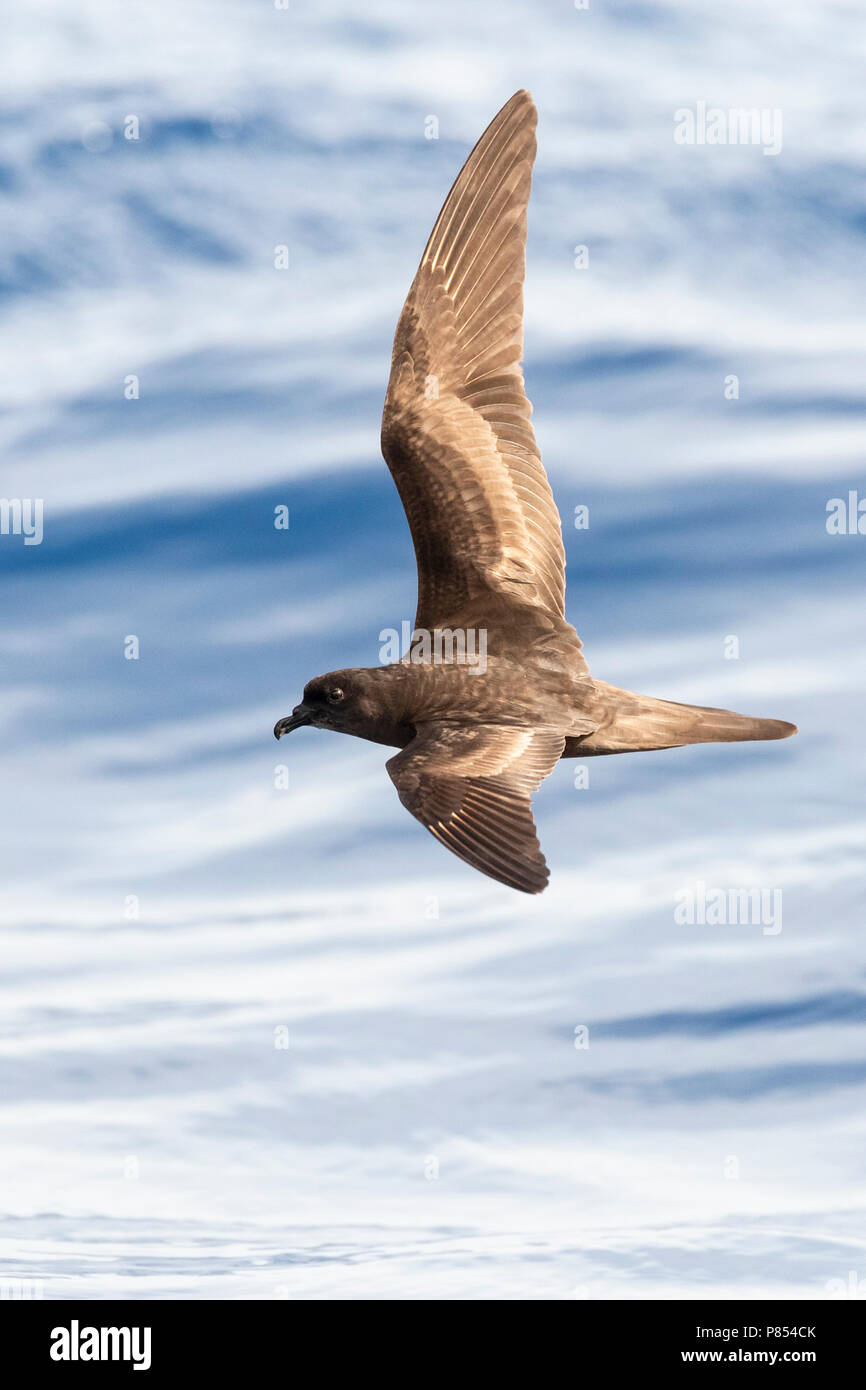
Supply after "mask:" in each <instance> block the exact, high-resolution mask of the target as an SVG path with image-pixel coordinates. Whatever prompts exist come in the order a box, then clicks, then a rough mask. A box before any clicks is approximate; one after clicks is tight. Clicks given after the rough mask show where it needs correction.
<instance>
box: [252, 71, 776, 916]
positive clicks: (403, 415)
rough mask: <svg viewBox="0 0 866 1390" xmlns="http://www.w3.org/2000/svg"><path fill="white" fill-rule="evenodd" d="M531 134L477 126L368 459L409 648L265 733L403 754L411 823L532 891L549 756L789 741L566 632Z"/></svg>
mask: <svg viewBox="0 0 866 1390" xmlns="http://www.w3.org/2000/svg"><path fill="white" fill-rule="evenodd" d="M536 120H537V116H536V110H535V106H534V105H533V102H532V98H531V97H530V96H529V93H528V92H525V91H520V92H516V93H515V95H514V96H513V97H512V98H511V100H510V101H508V102H507V103H506V105H505V106H503V108H502V110H501V111H500V112H499V114H498V115H497V116H496V117H495V119H494V120H493V121H492V122H491V124H490V125H489V126H488V127H487V129H486V130H485V132H484V134H483V135H482V136H481V139H480V140H479V141H478V144H477V145H476V146H475V148H474V150H473V151H472V153H471V154H470V156H469V158H468V159H467V161H466V163H465V164H464V166H463V168H462V169H461V171H460V174H459V175H458V177H457V180H456V182H455V184H454V186H453V188H452V189H451V192H450V193H449V194H448V197H447V198H446V200H445V204H444V206H443V208H442V211H441V212H440V214H439V216H438V218H437V220H436V224H435V226H434V228H433V231H432V233H431V235H430V240H429V241H428V243H427V246H426V249H425V251H424V255H423V256H422V258H421V264H420V266H419V267H418V273H417V275H416V276H415V279H414V281H413V282H412V287H411V289H410V290H409V295H408V298H407V299H406V303H405V305H404V306H403V312H402V314H401V315H400V320H399V322H398V324H397V331H396V335H395V338H394V351H393V355H392V359H391V376H390V380H389V383H388V391H387V395H386V398H385V409H384V414H383V417H382V452H383V454H384V457H385V460H386V462H387V464H388V467H389V468H390V470H391V473H392V475H393V478H394V481H395V483H396V485H397V489H398V491H399V494H400V498H401V500H402V503H403V507H404V509H405V512H406V516H407V519H408V522H409V528H410V531H411V533H412V540H413V542H414V546H415V557H416V560H417V565H418V607H417V613H416V616H415V628H414V632H413V642H412V646H411V648H410V650H409V651H408V652H407V653H405V654H404V655H403V657H402V658H401V659H400V660H398V661H395V662H394V663H393V664H391V665H385V666H378V667H374V668H370V669H353V670H343V671H332V672H330V673H329V674H328V675H324V676H317V677H316V679H315V680H312V681H310V682H309V683H308V685H307V686H306V687H305V689H304V694H303V699H302V701H301V703H300V704H299V705H297V706H296V707H295V709H294V710H293V711H292V713H291V714H290V715H289V716H287V717H286V718H285V719H280V720H279V721H278V722H277V724H276V726H275V728H274V733H275V734H276V736H277V738H281V737H282V735H283V734H287V733H289V732H290V731H291V730H292V729H297V728H300V727H301V726H302V725H306V724H311V725H315V726H316V727H317V728H320V729H332V730H334V731H336V732H338V733H344V734H354V735H355V736H356V737H357V738H364V739H369V740H371V741H372V742H374V743H381V744H385V745H387V746H388V747H392V748H398V749H399V750H400V751H399V752H398V753H397V754H396V755H395V756H394V757H392V758H391V759H390V761H389V762H388V763H387V764H386V766H387V769H388V773H389V775H390V777H391V780H392V782H393V783H394V785H395V787H396V788H397V794H398V796H399V798H400V800H401V801H402V803H403V805H404V806H405V807H406V809H407V810H408V811H411V812H412V815H413V816H415V817H416V818H417V819H418V820H419V821H420V822H421V824H422V825H423V826H425V827H426V828H427V829H428V830H429V831H430V833H431V834H432V835H434V836H435V837H436V839H437V840H439V841H440V843H441V844H443V845H444V846H445V847H446V849H449V850H451V852H452V853H453V854H456V855H457V856H458V857H459V858H460V859H463V860H465V861H466V862H467V863H468V864H471V865H472V866H473V867H474V868H476V869H480V871H481V872H482V873H484V874H488V875H489V876H490V877H491V878H494V879H498V880H499V882H500V883H504V884H507V885H508V886H509V887H510V888H516V889H519V890H520V891H521V892H524V893H540V892H541V891H542V890H543V889H544V888H545V887H546V885H547V881H548V869H547V864H546V862H545V859H544V856H543V854H542V852H541V849H540V846H539V843H538V836H537V834H536V830H535V824H534V821H533V818H532V807H531V797H532V793H533V792H534V791H535V790H536V788H537V787H538V786H539V785H540V784H541V782H542V781H543V780H544V778H545V777H547V776H548V775H549V774H550V773H551V772H552V771H553V769H554V767H555V766H556V764H557V762H558V761H559V759H560V758H574V757H581V758H587V757H593V756H596V755H599V754H604V753H634V752H641V751H644V750H648V749H657V748H677V747H681V746H682V745H684V744H689V743H729V742H738V741H740V740H743V739H776V738H787V737H788V736H789V735H790V734H793V733H796V727H795V726H794V725H793V724H786V723H783V722H782V721H780V720H776V719H752V718H750V717H748V716H747V715H742V714H733V713H731V712H730V711H729V710H722V709H708V708H704V707H702V706H700V705H683V704H675V703H673V702H672V701H670V700H658V699H653V698H652V697H651V696H648V695H636V694H633V693H632V692H631V691H628V690H620V689H618V688H617V687H616V686H613V685H607V684H606V683H605V682H604V681H600V680H596V679H595V678H594V677H593V676H591V675H590V672H589V667H588V666H587V663H586V659H585V657H584V655H583V650H582V644H581V641H580V638H579V637H578V635H577V633H576V631H575V630H574V628H573V627H572V626H571V624H570V623H568V622H566V619H565V552H564V550H563V545H562V534H561V522H560V518H559V514H558V512H557V509H556V504H555V503H554V500H553V494H552V492H551V490H550V485H549V483H548V481H547V475H546V473H545V471H544V467H543V465H542V462H541V456H540V454H539V450H538V445H537V444H536V441H535V435H534V433H533V429H532V425H531V423H530V413H531V409H532V407H531V406H530V403H529V401H528V399H527V397H526V393H525V391H524V386H523V374H522V370H521V358H522V355H523V276H524V265H525V255H526V252H525V248H526V209H527V203H528V201H529V189H530V180H531V176H532V164H533V160H534V158H535V127H536ZM470 637H471V640H470ZM482 637H483V641H482V640H481V639H482ZM461 638H462V639H463V640H462V643H461V640H460V639H461ZM482 648H483V659H481V652H482Z"/></svg>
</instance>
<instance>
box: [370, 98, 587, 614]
mask: <svg viewBox="0 0 866 1390" xmlns="http://www.w3.org/2000/svg"><path fill="white" fill-rule="evenodd" d="M535 124H536V111H535V107H534V106H533V103H532V98H531V97H530V96H529V94H528V92H517V93H515V95H514V96H513V97H512V98H511V100H510V101H509V102H507V103H506V105H505V106H503V108H502V110H501V111H500V112H499V115H498V116H496V118H495V119H494V120H493V122H492V123H491V124H490V125H489V126H488V128H487V130H486V131H485V132H484V134H483V135H482V137H481V139H480V140H479V141H478V144H477V145H476V146H475V149H474V150H473V151H472V153H471V155H470V156H469V158H468V159H467V161H466V163H465V164H464V166H463V168H462V170H461V172H460V174H459V176H458V178H457V181H456V183H455V184H454V187H453V188H452V189H451V192H450V193H449V195H448V197H447V199H446V201H445V206H444V207H443V208H442V211H441V212H440V214H439V217H438V219H437V221H436V225H435V227H434V228H433V232H432V234H431V236H430V240H429V242H428V243H427V249H426V250H425V252H424V255H423V257H422V259H421V264H420V266H419V268H418V273H417V275H416V276H415V279H414V281H413V284H412V288H411V289H410V291H409V296H408V298H407V300H406V303H405V305H404V308H403V313H402V315H401V317H400V322H399V323H398V325H397V332H396V335H395V338H394V353H393V357H392V362H391V379H390V382H389V385H388V394H387V397H386V399H385V410H384V414H383V417H382V452H383V454H384V456H385V459H386V461H387V463H388V467H389V468H390V469H391V472H392V474H393V476H394V480H395V482H396V484H397V488H398V490H399V492H400V497H401V499H402V502H403V506H404V508H405V510H406V515H407V517H408V519H409V527H410V529H411V532H412V539H413V541H414V544H415V556H416V559H417V562H418V611H417V615H416V619H415V625H416V627H418V628H426V629H428V630H432V629H434V628H436V627H438V626H442V625H444V624H446V623H447V622H448V620H449V619H453V618H454V617H455V616H456V615H457V614H459V613H460V611H461V609H463V608H464V607H465V606H466V604H467V603H469V602H471V600H473V599H475V598H478V597H484V596H488V595H490V594H495V595H497V596H498V597H500V598H505V599H506V600H507V601H508V602H513V603H518V604H528V605H534V606H536V607H539V608H541V609H543V610H545V611H547V612H549V613H552V614H555V615H556V616H558V617H562V615H563V612H564V598H565V555H564V551H563V547H562V534H561V523H560V519H559V513H558V512H557V510H556V505H555V503H554V500H553V494H552V493H551V491H550V485H549V483H548V481H547V476H546V474H545V472H544V467H543V465H542V462H541V456H540V454H539V451H538V445H537V444H536V442H535V435H534V434H533V430H532V425H531V424H530V418H529V417H530V413H531V410H532V407H531V405H530V403H529V401H528V400H527V397H526V393H525V391H524V389H523V374H522V372H521V367H520V359H521V356H522V353H523V273H524V262H525V245H526V205H527V202H528V199H529V187H530V180H531V175H532V162H533V160H534V158H535Z"/></svg>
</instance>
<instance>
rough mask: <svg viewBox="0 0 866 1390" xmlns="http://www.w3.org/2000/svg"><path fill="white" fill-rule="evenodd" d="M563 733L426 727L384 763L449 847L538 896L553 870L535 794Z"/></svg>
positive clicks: (410, 804)
mask: <svg viewBox="0 0 866 1390" xmlns="http://www.w3.org/2000/svg"><path fill="white" fill-rule="evenodd" d="M564 745H565V738H564V736H563V735H562V734H561V733H558V732H557V731H556V730H555V729H521V728H506V727H504V726H502V725H497V724H475V725H468V724H462V725H458V724H446V723H435V724H432V723H431V724H424V725H421V726H420V727H419V729H418V733H417V734H416V736H415V738H414V739H413V740H412V742H411V743H410V744H408V745H407V746H406V747H405V748H404V749H403V751H402V752H400V753H398V754H397V755H396V757H394V758H391V759H390V760H389V762H388V763H387V764H386V766H387V768H388V772H389V773H390V775H391V780H392V781H393V783H394V785H395V787H396V788H397V792H398V794H399V797H400V800H401V801H402V803H403V805H404V806H405V807H406V809H407V810H408V811H411V812H412V815H413V816H415V817H416V818H417V819H418V820H419V821H420V822H421V824H422V825H425V826H426V827H427V829H428V830H429V831H430V833H431V835H435V836H436V839H437V840H439V841H440V842H441V843H442V844H443V845H444V846H445V848H446V849H450V850H451V852H452V853H453V854H456V855H457V856H458V857H459V858H460V859H465V861H466V863H467V864H471V865H472V867H473V868H475V869H480V870H481V872H482V873H483V874H488V875H489V876H490V878H495V879H498V880H499V882H500V883H505V884H507V885H508V887H509V888H518V889H519V890H520V891H521V892H522V893H541V892H542V891H543V889H544V888H546V887H547V880H548V869H547V864H546V863H545V859H544V855H543V854H542V853H541V849H540V846H539V843H538V836H537V834H536V831H535V823H534V821H533V819H532V807H531V805H530V797H531V795H532V793H533V792H534V791H535V789H536V787H538V786H539V785H540V783H541V782H543V781H544V778H545V777H546V776H547V775H548V773H550V772H552V771H553V769H554V767H555V766H556V763H557V761H558V759H559V757H560V754H561V753H562V750H563V747H564Z"/></svg>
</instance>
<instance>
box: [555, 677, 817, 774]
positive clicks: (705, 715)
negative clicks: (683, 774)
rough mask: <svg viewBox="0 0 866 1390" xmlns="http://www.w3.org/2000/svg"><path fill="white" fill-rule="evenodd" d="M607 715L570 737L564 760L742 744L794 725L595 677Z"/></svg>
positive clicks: (779, 734) (786, 733) (785, 734)
mask: <svg viewBox="0 0 866 1390" xmlns="http://www.w3.org/2000/svg"><path fill="white" fill-rule="evenodd" d="M595 686H596V688H597V689H598V691H599V693H600V694H601V696H602V697H603V701H604V706H603V707H604V709H605V714H604V716H603V718H602V721H601V723H600V724H599V726H598V728H597V729H596V730H595V731H594V732H593V733H591V734H587V735H586V736H585V737H583V738H569V739H566V745H565V749H564V751H563V754H562V756H563V757H564V758H582V757H592V756H593V755H596V754H602V753H642V752H649V751H650V750H652V749H654V748H681V747H683V746H684V745H685V744H689V743H742V742H743V741H745V740H749V739H771V738H790V737H791V735H792V734H795V733H796V732H797V726H796V724H787V723H786V722H785V721H784V720H783V719H753V718H752V717H751V716H750V715H748V714H734V712H733V711H732V710H729V709H712V708H710V707H709V706H705V705H679V704H676V703H675V702H674V701H673V700H656V699H653V697H652V696H651V695H636V694H634V693H633V692H632V691H630V690H619V689H617V687H616V686H615V685H606V684H605V682H604V681H595Z"/></svg>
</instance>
